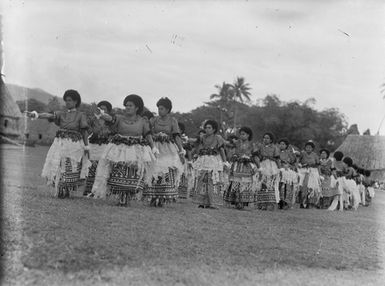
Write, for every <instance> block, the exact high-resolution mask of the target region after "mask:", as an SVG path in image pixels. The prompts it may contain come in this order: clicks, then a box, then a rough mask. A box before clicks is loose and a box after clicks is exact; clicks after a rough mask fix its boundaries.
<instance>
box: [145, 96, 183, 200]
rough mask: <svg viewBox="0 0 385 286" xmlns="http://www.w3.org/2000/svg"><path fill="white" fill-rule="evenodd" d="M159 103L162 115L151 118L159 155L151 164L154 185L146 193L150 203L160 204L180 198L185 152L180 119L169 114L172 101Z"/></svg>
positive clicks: (162, 100)
mask: <svg viewBox="0 0 385 286" xmlns="http://www.w3.org/2000/svg"><path fill="white" fill-rule="evenodd" d="M156 105H157V107H158V114H159V116H157V117H154V118H151V120H150V125H151V130H152V134H153V139H154V144H155V146H156V148H157V149H158V150H159V156H158V157H157V159H156V161H155V162H154V164H153V166H152V184H151V185H150V186H148V188H146V189H145V191H144V193H143V196H144V197H145V198H147V199H149V200H150V205H152V206H158V207H161V206H163V205H164V204H165V203H170V202H175V201H176V199H177V198H178V186H179V183H180V178H181V176H182V174H183V170H184V167H183V163H182V162H184V156H185V154H186V152H185V151H184V149H183V147H182V140H181V138H180V130H179V126H178V121H177V120H176V119H175V118H174V117H172V116H171V115H170V112H171V110H172V102H171V100H170V99H168V98H167V97H165V98H161V99H159V101H158V102H157V104H156Z"/></svg>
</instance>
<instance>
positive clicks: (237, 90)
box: [231, 77, 251, 103]
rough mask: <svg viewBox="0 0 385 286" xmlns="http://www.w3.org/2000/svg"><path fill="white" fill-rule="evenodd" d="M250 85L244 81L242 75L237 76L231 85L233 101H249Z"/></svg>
mask: <svg viewBox="0 0 385 286" xmlns="http://www.w3.org/2000/svg"><path fill="white" fill-rule="evenodd" d="M250 90H251V87H250V86H249V84H248V83H246V82H245V78H244V77H237V79H236V80H235V82H234V84H232V85H231V97H232V100H234V101H240V102H242V103H243V102H244V101H245V100H246V101H250V96H251V93H250Z"/></svg>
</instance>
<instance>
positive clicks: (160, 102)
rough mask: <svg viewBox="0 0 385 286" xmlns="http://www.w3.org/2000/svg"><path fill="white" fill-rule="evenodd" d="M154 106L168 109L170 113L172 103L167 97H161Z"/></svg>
mask: <svg viewBox="0 0 385 286" xmlns="http://www.w3.org/2000/svg"><path fill="white" fill-rule="evenodd" d="M156 106H157V107H159V106H163V107H164V108H166V109H168V113H170V112H171V109H172V102H171V100H170V99H169V98H168V97H162V98H161V99H159V100H158V102H157V103H156Z"/></svg>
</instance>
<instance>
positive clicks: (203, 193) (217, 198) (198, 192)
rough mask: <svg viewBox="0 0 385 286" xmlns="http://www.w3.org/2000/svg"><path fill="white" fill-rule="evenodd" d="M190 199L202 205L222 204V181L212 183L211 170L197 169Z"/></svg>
mask: <svg viewBox="0 0 385 286" xmlns="http://www.w3.org/2000/svg"><path fill="white" fill-rule="evenodd" d="M192 200H193V203H195V204H199V205H203V206H215V205H223V183H222V182H221V181H217V182H216V183H214V180H213V171H205V170H202V171H199V173H198V174H197V176H196V178H195V183H194V190H193V192H192Z"/></svg>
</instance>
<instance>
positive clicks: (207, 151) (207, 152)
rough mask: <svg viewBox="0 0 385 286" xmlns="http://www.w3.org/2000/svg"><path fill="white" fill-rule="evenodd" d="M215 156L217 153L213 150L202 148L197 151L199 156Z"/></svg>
mask: <svg viewBox="0 0 385 286" xmlns="http://www.w3.org/2000/svg"><path fill="white" fill-rule="evenodd" d="M205 155H206V156H216V155H218V151H217V150H216V149H215V148H203V149H201V150H199V156H205Z"/></svg>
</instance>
